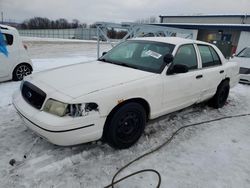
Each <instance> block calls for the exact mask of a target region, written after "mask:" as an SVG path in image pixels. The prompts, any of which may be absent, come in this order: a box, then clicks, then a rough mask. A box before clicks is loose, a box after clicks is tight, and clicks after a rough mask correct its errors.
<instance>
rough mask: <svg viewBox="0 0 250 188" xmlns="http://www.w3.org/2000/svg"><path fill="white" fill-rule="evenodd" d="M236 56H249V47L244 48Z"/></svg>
mask: <svg viewBox="0 0 250 188" xmlns="http://www.w3.org/2000/svg"><path fill="white" fill-rule="evenodd" d="M237 57H249V58H250V48H244V49H243V50H242V51H241V52H240V53H238V55H237Z"/></svg>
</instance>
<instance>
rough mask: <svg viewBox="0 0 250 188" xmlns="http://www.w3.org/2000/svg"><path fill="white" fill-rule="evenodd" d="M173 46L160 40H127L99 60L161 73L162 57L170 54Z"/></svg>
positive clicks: (162, 66) (162, 67) (163, 65)
mask: <svg viewBox="0 0 250 188" xmlns="http://www.w3.org/2000/svg"><path fill="white" fill-rule="evenodd" d="M174 47H175V46H174V45H173V44H168V43H162V42H154V41H145V40H143V41H142V40H128V41H125V42H123V43H121V44H119V45H117V46H116V47H114V48H113V49H112V50H110V51H109V52H108V53H107V54H105V55H104V56H102V57H101V58H100V59H99V61H104V62H108V63H114V64H117V65H120V66H126V67H131V68H134V69H139V70H144V71H148V72H154V73H161V72H162V70H163V69H164V67H165V65H166V64H165V63H164V61H163V58H164V56H165V55H166V54H171V53H172V51H173V49H174Z"/></svg>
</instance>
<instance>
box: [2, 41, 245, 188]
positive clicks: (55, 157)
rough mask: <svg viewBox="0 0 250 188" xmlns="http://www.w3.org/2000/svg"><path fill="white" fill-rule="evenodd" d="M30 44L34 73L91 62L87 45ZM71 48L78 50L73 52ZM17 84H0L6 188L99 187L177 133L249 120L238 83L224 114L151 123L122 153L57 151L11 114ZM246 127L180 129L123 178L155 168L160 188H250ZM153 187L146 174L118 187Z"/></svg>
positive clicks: (101, 148) (202, 109) (195, 111)
mask: <svg viewBox="0 0 250 188" xmlns="http://www.w3.org/2000/svg"><path fill="white" fill-rule="evenodd" d="M28 45H29V50H30V51H31V52H32V53H31V57H32V59H33V61H34V69H35V70H34V71H35V72H36V71H40V70H44V69H48V68H51V67H54V66H61V65H65V64H67V63H78V62H82V61H85V60H86V61H87V60H91V59H95V56H94V55H95V48H94V46H93V45H92V44H82V43H81V44H78V43H77V44H67V45H66V44H64V45H58V44H56V43H55V44H50V43H49V44H47V43H44V44H41V43H39V42H38V43H36V42H32V43H28ZM68 45H69V46H68ZM71 45H72V46H71ZM78 45H79V46H78ZM48 46H50V48H48ZM72 47H74V49H78V50H76V51H74V53H71V52H72V49H71V48H72ZM104 48H107V46H105V47H104ZM41 52H42V53H41ZM19 84H20V82H4V83H0V99H1V100H0V110H1V113H0V153H1V155H0V185H1V186H0V187H4V188H5V187H6V188H11V187H17V188H20V187H24V188H26V187H32V188H33V187H54V188H59V187H60V188H61V187H76V188H78V187H79V188H80V187H88V188H96V187H103V186H105V185H108V184H109V183H110V181H111V179H112V175H114V173H115V172H116V171H117V169H118V168H120V167H122V165H124V164H126V163H127V162H129V161H130V160H132V159H134V158H135V157H137V156H139V155H141V154H142V153H144V152H146V151H149V150H151V149H152V148H154V147H156V146H157V145H159V144H160V143H162V142H163V141H165V140H166V139H167V138H168V137H169V136H170V135H171V134H172V133H173V132H174V131H175V130H176V129H178V128H179V127H181V126H183V125H187V124H190V123H194V122H200V121H203V120H209V119H213V118H218V117H222V116H226V115H235V114H241V113H250V86H249V85H241V84H239V85H237V86H236V87H235V88H233V89H232V90H231V93H230V96H229V100H228V103H227V105H226V106H225V107H224V108H222V109H219V110H216V109H212V108H210V107H208V106H206V105H204V104H199V105H195V106H192V107H189V108H187V109H184V110H182V111H179V112H176V113H172V114H169V115H166V116H163V117H161V118H158V119H156V120H154V121H151V122H149V123H148V125H147V127H146V130H145V133H144V135H143V136H142V138H141V139H140V140H139V142H138V143H137V144H136V145H135V146H133V147H131V148H129V149H127V150H114V149H112V148H110V147H109V146H108V145H107V144H104V143H100V142H98V143H88V144H82V145H78V146H71V147H60V146H55V145H52V144H50V143H48V142H47V141H45V140H43V139H40V138H39V137H37V136H36V135H35V134H34V133H33V132H31V131H30V130H28V129H27V128H26V127H25V125H24V123H23V122H22V120H21V119H20V117H19V116H18V115H17V113H16V111H15V109H14V107H13V106H12V104H11V95H12V93H13V92H14V90H16V89H18V87H19ZM249 121H250V116H246V117H239V118H233V119H225V120H221V121H218V122H212V123H207V124H204V125H199V126H197V127H193V128H189V129H186V130H185V131H182V132H181V133H180V134H178V136H177V137H176V138H175V139H174V140H173V142H171V143H170V144H169V145H168V146H165V147H164V148H162V149H161V150H160V151H159V152H157V153H155V154H152V155H150V156H147V157H146V158H144V159H142V160H140V161H138V162H137V163H135V164H134V165H132V166H131V167H129V168H128V169H126V170H125V171H124V172H123V173H122V175H126V174H128V173H130V172H133V171H136V170H139V169H142V168H154V169H156V170H158V171H159V172H160V173H161V175H162V186H161V187H163V188H168V187H170V188H179V187H180V188H193V187H202V188H203V187H205V188H210V187H218V188H221V187H227V188H228V187H229V188H230V187H237V188H238V187H239V188H241V187H242V188H245V187H246V188H247V187H250V147H249V143H250V126H249ZM24 155H25V156H26V158H24ZM11 159H15V160H16V164H15V165H14V166H11V165H9V161H10V160H11ZM156 183H157V178H156V177H155V175H152V174H150V173H145V174H144V175H138V176H137V177H134V178H131V179H128V180H127V181H125V182H121V183H120V184H119V186H117V187H121V188H123V187H124V188H133V187H140V188H141V187H143V188H146V187H155V185H156Z"/></svg>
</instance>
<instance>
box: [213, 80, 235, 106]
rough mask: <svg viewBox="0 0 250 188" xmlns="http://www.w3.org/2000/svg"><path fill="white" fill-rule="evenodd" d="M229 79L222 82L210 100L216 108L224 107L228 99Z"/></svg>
mask: <svg viewBox="0 0 250 188" xmlns="http://www.w3.org/2000/svg"><path fill="white" fill-rule="evenodd" d="M229 90H230V86H229V81H227V80H225V81H223V82H221V83H220V85H219V86H218V88H217V91H216V93H215V95H214V96H213V98H212V99H211V100H210V101H209V104H210V106H212V107H214V108H216V109H217V108H222V107H223V106H224V105H225V104H226V101H227V98H228V95H229Z"/></svg>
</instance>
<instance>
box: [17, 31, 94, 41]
mask: <svg viewBox="0 0 250 188" xmlns="http://www.w3.org/2000/svg"><path fill="white" fill-rule="evenodd" d="M18 31H19V34H20V35H21V36H29V37H43V38H63V39H84V40H95V39H96V38H97V31H96V28H89V29H86V28H76V29H25V30H18Z"/></svg>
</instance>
